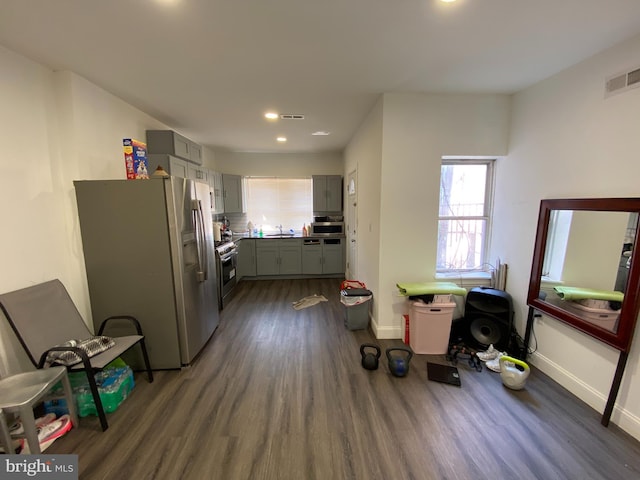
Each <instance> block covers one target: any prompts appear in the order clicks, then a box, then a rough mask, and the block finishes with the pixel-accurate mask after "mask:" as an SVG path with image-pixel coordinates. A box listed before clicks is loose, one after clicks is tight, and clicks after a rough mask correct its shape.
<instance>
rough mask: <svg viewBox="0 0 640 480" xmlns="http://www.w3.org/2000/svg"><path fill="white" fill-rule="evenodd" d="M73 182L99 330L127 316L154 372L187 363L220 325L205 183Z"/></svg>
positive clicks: (169, 180) (163, 180)
mask: <svg viewBox="0 0 640 480" xmlns="http://www.w3.org/2000/svg"><path fill="white" fill-rule="evenodd" d="M74 185H75V190H76V199H77V203H78V215H79V218H80V229H81V233H82V244H83V249H84V259H85V265H86V270H87V280H88V284H89V295H90V298H91V310H92V313H93V320H94V325H96V328H97V325H98V324H99V323H100V322H101V321H102V320H103V319H104V318H106V317H108V316H110V315H116V314H122V313H123V312H126V313H129V314H131V315H133V316H135V317H136V318H138V320H139V321H140V323H141V325H142V329H143V331H144V333H145V336H146V343H147V349H148V352H149V359H150V363H151V367H152V368H153V369H154V370H155V369H170V368H180V367H182V366H186V365H189V364H190V363H191V362H192V361H193V360H194V358H195V357H196V355H197V354H198V353H199V352H200V350H202V348H203V347H204V345H205V343H206V342H207V341H208V340H209V338H210V337H211V335H212V334H213V332H214V330H215V329H216V327H217V326H218V323H219V313H218V304H217V301H216V299H217V294H216V292H217V282H216V270H215V259H214V252H213V228H212V223H211V218H210V215H211V213H210V212H211V207H210V205H209V202H210V200H209V188H208V186H207V185H206V184H204V183H199V182H194V181H192V180H189V179H184V178H178V177H158V178H152V179H149V180H104V181H102V180H98V181H76V182H74ZM126 360H127V361H128V362H132V363H133V364H134V365H133V366H136V362H137V361H136V359H135V358H133V359H129V358H128V359H126Z"/></svg>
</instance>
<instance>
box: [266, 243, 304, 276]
mask: <svg viewBox="0 0 640 480" xmlns="http://www.w3.org/2000/svg"><path fill="white" fill-rule="evenodd" d="M256 273H257V275H258V276H262V275H299V274H301V273H302V244H301V242H300V239H296V238H292V239H260V240H256Z"/></svg>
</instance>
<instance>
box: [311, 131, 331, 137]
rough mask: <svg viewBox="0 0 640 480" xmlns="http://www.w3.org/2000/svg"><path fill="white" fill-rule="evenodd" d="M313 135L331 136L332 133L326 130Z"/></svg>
mask: <svg viewBox="0 0 640 480" xmlns="http://www.w3.org/2000/svg"><path fill="white" fill-rule="evenodd" d="M311 135H318V136H326V135H331V132H325V131H324V130H318V131H317V132H313V133H312V134H311Z"/></svg>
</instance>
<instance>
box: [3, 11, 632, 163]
mask: <svg viewBox="0 0 640 480" xmlns="http://www.w3.org/2000/svg"><path fill="white" fill-rule="evenodd" d="M638 33H640V1H639V0H458V1H457V2H455V3H442V2H441V1H440V0H316V1H312V0H1V1H0V44H2V45H4V46H6V47H7V48H9V49H11V50H14V51H16V52H19V53H21V54H23V55H25V56H27V57H29V58H32V59H34V60H36V61H38V62H40V63H42V64H44V65H47V66H49V67H51V68H52V69H54V70H71V71H73V72H76V73H77V74H79V75H81V76H83V77H85V78H87V79H88V80H90V81H91V82H93V83H95V84H97V85H99V86H101V87H103V88H104V89H106V90H108V91H110V92H112V93H113V94H115V95H117V96H118V97H121V98H122V99H124V100H125V101H127V102H128V103H130V104H132V105H134V106H136V107H137V108H139V109H140V110H143V111H145V112H147V113H149V114H150V115H152V116H153V117H155V118H157V119H159V120H161V121H162V122H164V123H166V124H167V125H169V126H171V127H172V128H174V129H175V130H177V131H179V132H181V133H183V134H185V135H187V136H188V137H190V138H192V139H193V140H195V141H197V142H198V143H201V144H204V145H207V146H210V147H214V148H220V149H228V150H233V151H261V152H319V151H335V150H342V149H343V148H344V146H345V145H346V144H347V142H348V141H349V139H350V138H351V136H352V135H353V133H354V132H355V130H356V129H357V127H358V125H359V124H360V123H361V122H362V120H363V119H364V117H365V116H366V114H367V113H368V112H369V110H370V109H371V108H372V106H373V105H374V103H375V101H376V99H377V98H378V97H379V95H380V94H382V93H384V92H469V93H478V92H489V93H513V92H516V91H519V90H521V89H523V88H526V87H527V86H529V85H532V84H533V83H536V82H537V81H539V80H542V79H544V78H546V77H549V76H551V75H553V74H554V73H556V72H558V71H560V70H562V69H564V68H566V67H568V66H570V65H572V64H574V63H577V62H579V61H580V60H582V59H584V58H587V57H589V56H591V55H593V54H595V53H597V52H599V51H601V50H603V49H605V48H607V47H609V46H612V45H614V44H616V43H618V42H619V41H621V40H624V39H626V38H629V37H632V36H634V35H636V34H638ZM639 61H640V57H639ZM639 63H640V62H639ZM610 73H616V72H610ZM603 81H604V78H603ZM268 110H275V111H277V112H280V113H293V114H303V115H305V120H300V121H296V120H279V121H276V122H267V121H266V120H265V119H264V118H263V114H264V112H266V111H268ZM317 130H328V131H330V132H331V135H330V136H327V137H316V136H312V135H311V133H312V132H314V131H317ZM278 135H284V136H286V137H288V142H287V143H286V144H284V145H281V144H277V143H276V141H275V137H276V136H278Z"/></svg>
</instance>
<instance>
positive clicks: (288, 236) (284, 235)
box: [263, 233, 294, 238]
mask: <svg viewBox="0 0 640 480" xmlns="http://www.w3.org/2000/svg"><path fill="white" fill-rule="evenodd" d="M293 236H294V234H293V233H283V234H282V235H281V234H279V233H269V234H267V235H263V237H265V238H291V237H293Z"/></svg>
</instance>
